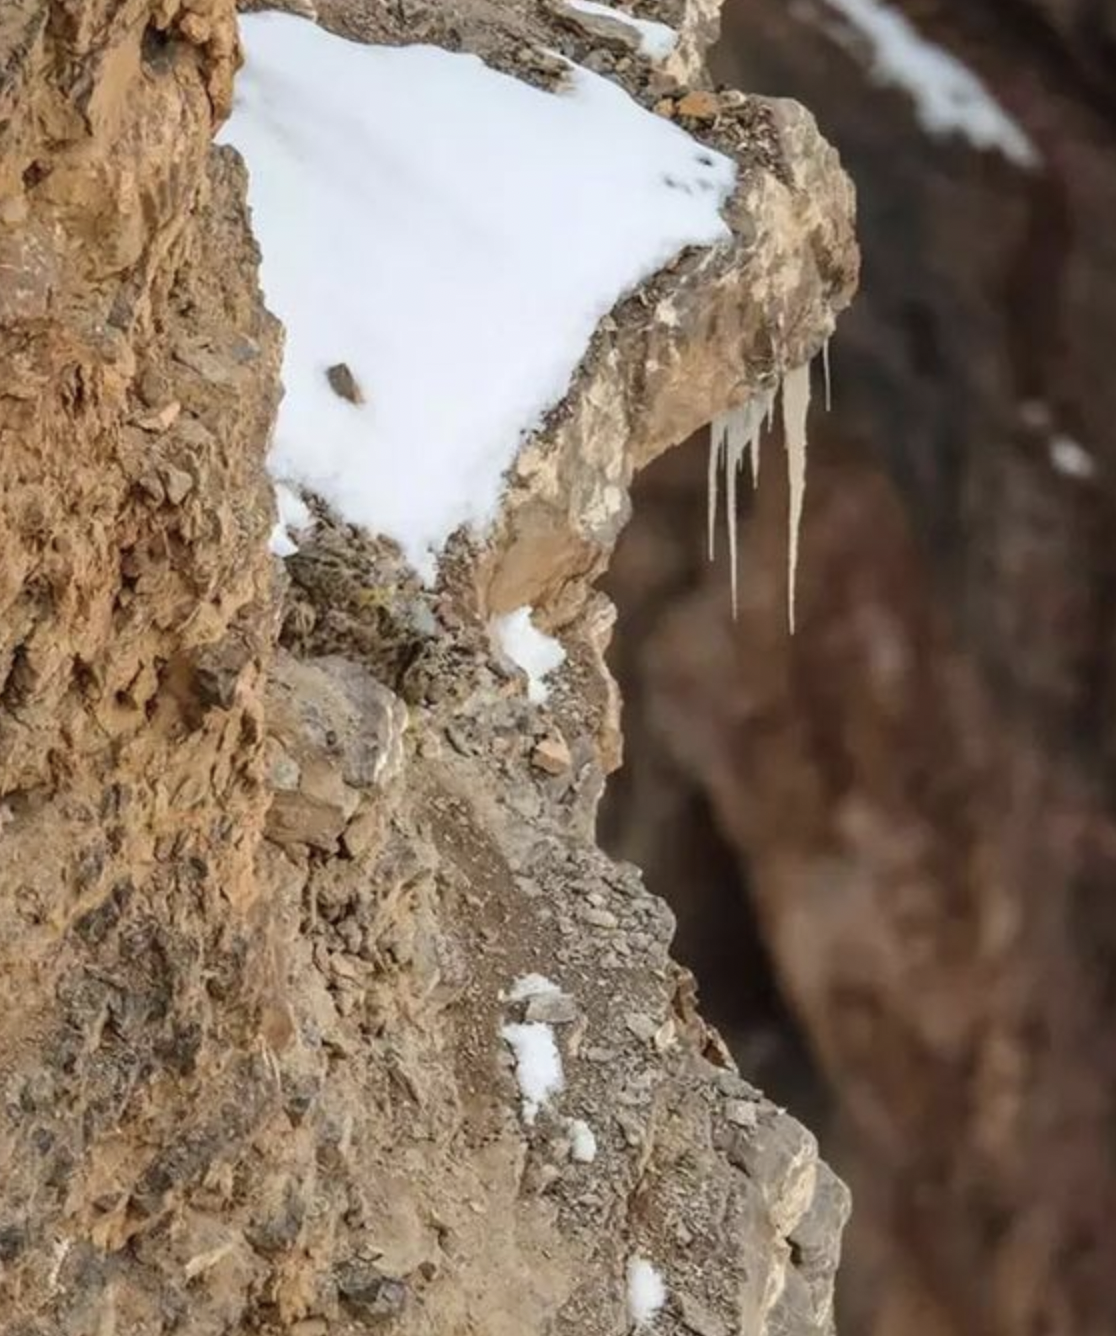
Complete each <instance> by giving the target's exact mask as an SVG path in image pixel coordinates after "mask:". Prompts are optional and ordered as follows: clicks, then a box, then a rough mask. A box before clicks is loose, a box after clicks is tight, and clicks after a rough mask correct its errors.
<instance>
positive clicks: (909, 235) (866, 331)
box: [611, 0, 1116, 1336]
mask: <svg viewBox="0 0 1116 1336" xmlns="http://www.w3.org/2000/svg"><path fill="white" fill-rule="evenodd" d="M908 8H909V10H910V12H911V14H912V16H916V17H917V18H918V19H919V22H920V25H922V26H923V30H924V31H925V32H926V33H928V34H929V35H931V36H933V37H936V38H939V39H941V40H943V41H947V42H949V43H950V45H952V46H953V48H954V49H955V50H956V51H957V52H958V54H960V55H961V57H962V58H963V59H965V60H966V61H968V62H969V63H970V64H971V65H972V66H973V67H974V68H975V69H977V70H978V71H979V73H980V74H981V76H982V77H983V78H984V79H985V80H986V81H987V83H988V84H989V86H990V87H991V88H992V90H993V91H994V93H995V94H996V95H997V96H999V97H1000V98H1001V99H1002V101H1003V104H1004V105H1005V106H1006V107H1007V109H1008V110H1009V112H1011V113H1012V114H1013V115H1014V116H1016V117H1017V118H1018V119H1019V120H1020V122H1021V123H1022V125H1023V127H1024V129H1025V130H1026V132H1027V134H1028V135H1029V136H1030V137H1031V139H1032V140H1033V142H1034V144H1035V146H1036V148H1037V150H1038V152H1039V155H1040V157H1041V162H1040V163H1039V165H1038V167H1037V169H1036V170H1035V171H1033V172H1024V171H1020V170H1017V169H1016V168H1014V167H1012V166H1011V164H1009V163H1008V162H1007V161H1005V160H1004V159H1003V158H1002V157H1000V156H998V155H996V154H989V153H979V152H976V151H974V150H973V149H972V148H971V147H969V146H966V145H965V144H964V142H961V141H958V140H956V139H954V140H950V141H944V142H939V141H935V140H932V139H931V138H929V137H928V136H927V135H926V133H925V132H924V131H923V130H922V129H921V128H920V127H919V126H918V124H917V123H916V121H915V119H914V116H913V114H912V106H911V103H910V100H909V99H908V98H906V97H905V95H904V94H903V93H902V92H900V91H897V90H894V89H892V90H886V89H882V88H879V87H877V86H876V85H875V84H874V83H873V82H872V80H871V79H870V78H869V76H868V68H867V62H866V61H864V60H863V57H862V59H861V61H860V62H858V57H857V54H856V45H855V42H850V41H849V40H848V34H847V33H846V34H845V37H846V41H845V42H837V41H834V40H833V39H832V37H831V36H830V33H831V31H832V30H833V28H834V27H835V25H837V24H838V18H837V16H836V14H835V13H834V11H833V9H831V8H830V7H829V6H827V5H825V4H804V5H801V6H793V7H792V6H787V7H783V6H766V5H761V4H755V3H746V0H741V3H739V4H737V5H736V6H735V7H734V8H733V9H732V11H731V15H730V19H731V21H730V24H729V27H728V35H727V38H726V43H725V45H724V47H723V48H722V56H721V59H722V65H721V69H722V73H723V74H724V75H725V77H731V78H732V79H733V80H734V81H736V80H739V81H741V82H743V83H744V84H745V85H746V86H754V87H761V88H763V89H764V91H767V92H780V93H786V94H789V95H792V96H797V97H801V98H803V99H804V100H805V101H807V102H808V103H809V104H810V105H811V106H812V107H813V108H814V109H815V110H816V111H817V113H818V116H819V120H820V123H821V125H822V127H823V130H824V131H825V132H826V133H827V134H829V135H831V136H832V137H833V139H834V141H835V142H836V144H837V145H838V147H839V148H840V150H841V153H842V157H843V159H844V161H845V162H846V163H847V164H848V165H849V168H850V170H851V172H852V174H853V176H854V179H855V180H856V181H857V183H858V189H859V200H860V228H861V239H862V244H863V246H864V250H865V255H866V262H865V279H864V288H863V293H862V296H861V298H860V299H859V300H858V302H857V305H856V307H855V308H854V310H853V312H852V313H851V314H850V317H849V319H848V320H847V321H844V322H842V325H841V329H840V333H839V337H838V339H837V341H836V344H835V346H834V357H833V364H834V372H835V381H836V389H835V408H834V412H833V414H832V415H831V416H830V417H829V418H828V419H820V418H819V419H815V424H814V435H813V446H812V452H811V458H812V468H811V475H810V491H809V494H808V500H807V515H806V523H805V534H804V540H803V557H802V565H801V568H800V570H801V581H802V587H801V590H800V595H799V609H800V621H799V630H798V634H797V636H796V637H795V639H794V641H793V642H791V641H788V639H787V637H786V635H785V632H784V629H783V611H782V609H783V596H784V595H783V584H782V581H783V542H784V527H783V526H784V519H783V511H784V508H785V498H784V497H782V496H780V495H779V493H778V485H777V484H774V485H773V486H772V487H771V488H770V489H768V488H767V487H766V485H761V488H760V491H759V494H758V498H757V501H756V504H755V507H754V509H753V512H752V514H751V516H750V518H749V519H748V521H747V523H746V524H745V526H744V530H743V532H742V544H743V554H742V558H741V568H742V571H743V572H744V575H743V577H742V582H743V583H742V610H741V617H740V621H739V623H738V624H737V625H736V626H735V627H734V626H732V624H731V622H730V619H729V616H728V608H727V598H726V595H725V588H724V586H725V582H726V576H725V574H724V572H723V570H714V571H712V572H711V571H709V570H708V569H706V568H705V567H704V566H703V559H702V555H701V553H700V551H699V550H698V549H697V545H696V543H695V542H694V541H693V539H692V537H690V535H692V533H693V531H694V529H695V528H697V527H699V526H700V524H701V522H702V521H701V516H702V512H703V507H704V495H703V488H704V478H703V476H702V470H703V462H702V458H701V448H700V446H699V445H698V444H697V443H695V445H694V446H693V447H688V449H692V451H693V452H694V453H693V455H692V460H691V462H690V463H689V464H688V466H687V463H686V459H687V453H686V451H681V452H677V454H676V456H675V457H672V459H671V460H669V461H665V467H664V468H663V470H662V471H661V472H660V473H659V474H658V475H657V476H655V477H652V476H651V475H648V477H647V479H646V488H645V490H644V491H638V490H637V498H636V506H635V509H636V520H635V522H634V524H633V527H632V529H631V531H630V533H629V535H627V536H626V538H625V540H624V545H623V546H622V548H621V551H620V552H619V553H618V556H617V561H616V563H615V566H614V569H613V572H612V580H613V583H612V585H611V592H612V593H613V594H614V596H615V597H617V599H618V601H619V603H620V604H621V607H622V609H624V610H625V617H624V619H623V620H622V622H621V628H620V633H619V643H620V653H621V655H622V661H621V672H620V677H621V683H622V687H623V690H624V693H625V696H626V697H627V698H628V700H629V702H631V709H630V711H629V713H628V714H627V715H626V718H625V731H626V733H627V734H628V737H629V758H630V759H631V760H632V761H633V763H634V771H635V776H636V777H635V778H634V779H632V780H631V781H630V785H631V787H630V790H629V792H628V794H627V795H626V796H625V795H624V794H620V793H618V805H617V807H616V809H614V811H613V813H612V814H611V820H612V821H613V823H614V825H613V835H614V844H613V846H612V847H617V848H621V849H623V850H624V851H625V852H628V853H629V854H630V855H632V856H637V854H638V856H640V857H642V858H643V859H644V861H645V862H646V864H647V866H648V867H649V868H653V867H654V866H655V865H656V863H657V861H658V860H657V856H656V854H655V851H654V846H655V845H656V844H658V845H659V847H660V849H661V851H662V857H663V858H664V859H665V860H667V863H666V864H665V865H667V866H671V865H676V861H677V855H676V851H675V850H676V845H675V841H674V838H673V837H672V832H675V831H677V830H678V829H679V827H680V825H681V824H682V823H683V822H684V819H685V812H686V811H687V810H688V808H687V804H690V803H692V801H693V797H692V794H693V791H694V790H695V789H696V791H697V792H698V793H700V794H702V795H704V797H705V798H706V799H707V800H708V801H709V802H710V803H711V804H712V806H713V809H714V811H715V817H716V824H717V826H718V828H719V831H720V833H721V834H722V836H724V837H726V838H727V840H728V841H729V843H730V845H731V846H732V848H733V849H734V850H735V852H736V854H737V857H738V860H739V863H740V866H741V868H742V869H743V872H744V877H745V879H746V881H747V884H748V885H749V886H750V888H751V893H752V896H753V899H754V904H755V906H756V910H757V913H758V915H759V919H760V922H761V925H762V931H763V934H764V936H765V938H766V941H767V944H768V946H769V947H770V950H771V952H772V954H773V956H774V958H775V961H776V963H777V967H778V971H779V973H780V976H781V979H782V982H783V985H784V987H785V990H786V992H787V994H788V996H789V997H790V999H791V1001H792V1003H793V1005H794V1007H795V1009H796V1011H797V1014H798V1016H799V1017H800V1019H801V1022H802V1024H803V1026H804V1027H805V1029H806V1031H807V1034H808V1036H809V1038H810V1040H811V1042H812V1045H813V1047H814V1051H815V1053H816V1054H817V1056H818V1058H819V1059H820V1062H821V1064H822V1066H823V1067H824V1070H825V1072H826V1074H827V1076H828V1078H829V1080H830V1082H831V1084H832V1086H833V1088H834V1090H835V1092H836V1096H837V1100H838V1103H839V1105H840V1109H841V1113H842V1118H843V1121H844V1124H845V1130H844V1134H843V1139H844V1140H846V1141H848V1142H850V1143H851V1150H850V1151H849V1152H848V1158H847V1159H845V1160H844V1161H843V1167H844V1166H847V1167H848V1168H849V1172H850V1173H851V1174H852V1175H853V1186H854V1195H855V1196H856V1198H857V1201H858V1206H859V1210H858V1212H857V1215H856V1220H857V1222H858V1225H857V1230H856V1234H855V1236H854V1249H853V1251H854V1259H853V1260H854V1262H857V1260H858V1259H859V1260H860V1261H861V1262H862V1263H863V1268H864V1269H863V1270H862V1271H861V1275H863V1276H866V1277H867V1279H866V1280H865V1281H864V1283H863V1284H862V1285H860V1286H859V1287H858V1289H857V1293H856V1295H855V1296H853V1295H850V1307H849V1309H848V1311H847V1316H846V1320H845V1325H846V1329H848V1330H853V1331H871V1332H877V1333H881V1334H882V1333H894V1334H895V1336H898V1334H899V1333H904V1334H905V1336H909V1334H914V1333H919V1334H921V1333H930V1332H932V1333H935V1336H937V1334H938V1333H958V1334H960V1333H965V1334H966V1336H969V1334H974V1336H975V1333H980V1334H981V1336H986V1334H988V1333H995V1334H996V1336H1016V1334H1021V1333H1023V1332H1035V1331H1043V1332H1047V1333H1066V1334H1067V1336H1068V1334H1069V1333H1081V1332H1089V1333H1100V1332H1106V1331H1110V1330H1111V1329H1112V1327H1113V1323H1114V1322H1116V1301H1114V1298H1113V1290H1112V1285H1111V1279H1110V1277H1109V1275H1108V1271H1109V1267H1108V1263H1107V1258H1108V1256H1109V1252H1110V1249H1109V1243H1108V1235H1109V1228H1108V1225H1107V1221H1108V1220H1109V1219H1110V1217H1111V1214H1112V1211H1113V1208H1114V1207H1116V1162H1114V1160H1113V1154H1112V1141H1111V1127H1112V1117H1113V1112H1114V1107H1113V1106H1114V1100H1116V1068H1114V1067H1113V1064H1112V1062H1111V1060H1110V1049H1111V1044H1110V1036H1111V1034H1112V1025H1113V1014H1112V989H1111V978H1112V970H1113V962H1114V955H1113V944H1114V939H1113V917H1112V904H1113V900H1112V884H1113V864H1112V859H1113V850H1114V848H1116V843H1114V835H1116V826H1114V808H1113V778H1114V774H1113V768H1112V759H1113V748H1112V741H1113V739H1112V722H1111V721H1112V717H1113V716H1112V685H1113V681H1114V677H1113V642H1112V589H1113V574H1114V570H1116V567H1114V558H1113V549H1112V543H1111V540H1110V537H1109V535H1110V534H1111V532H1112V520H1113V511H1114V502H1116V492H1114V490H1113V468H1114V467H1116V436H1114V435H1113V428H1112V423H1113V421H1114V416H1113V414H1114V410H1116V401H1114V398H1113V393H1114V382H1113V378H1112V376H1111V372H1110V369H1109V366H1108V360H1109V359H1108V357H1107V353H1106V352H1105V351H1104V350H1105V349H1107V348H1108V347H1110V346H1111V344H1112V337H1113V332H1114V327H1113V310H1114V309H1116V307H1114V305H1113V293H1114V291H1116V252H1114V251H1113V246H1112V238H1113V230H1112V227H1111V224H1110V222H1109V219H1110V218H1111V212H1112V209H1113V207H1114V206H1116V170H1114V163H1116V158H1114V154H1113V147H1114V136H1113V127H1112V122H1111V120H1110V119H1109V118H1108V116H1107V113H1106V112H1105V111H1104V110H1103V108H1101V107H1100V106H1099V104H1098V102H1097V100H1096V98H1095V96H1094V89H1093V86H1092V84H1091V83H1088V82H1084V81H1083V80H1082V76H1081V75H1080V72H1079V71H1076V72H1075V70H1076V67H1075V66H1072V65H1068V64H1067V63H1066V62H1065V60H1064V58H1063V56H1062V55H1061V54H1060V53H1059V48H1058V46H1057V45H1056V44H1054V43H1051V42H1050V41H1049V40H1046V39H1043V40H1037V39H1036V38H1035V30H1034V29H1033V28H1031V27H1030V26H1029V25H1028V24H1027V23H1025V22H1023V21H1022V18H1021V16H1022V15H1024V11H1025V7H1024V6H1018V7H1016V6H1012V5H1010V4H1000V5H979V6H978V5H973V6H969V5H960V4H958V5H946V4H942V5H938V6H932V7H924V6H915V5H913V4H912V5H910V6H909V7H908ZM1035 8H1043V9H1045V10H1047V11H1049V12H1050V14H1051V16H1052V17H1053V16H1054V11H1056V10H1058V11H1059V12H1061V13H1062V14H1063V15H1064V16H1065V17H1067V18H1069V17H1070V16H1069V11H1070V10H1071V8H1075V7H1072V6H1069V5H1066V6H1056V5H1053V4H1051V5H1047V6H1036V7H1035ZM1087 8H1088V9H1089V10H1090V12H1093V13H1094V14H1099V13H1100V11H1101V9H1102V8H1103V6H1088V7H1087V6H1084V5H1082V6H1077V7H1076V9H1077V10H1078V11H1079V13H1081V14H1083V13H1084V11H1085V10H1086V9H1087ZM916 10H917V11H918V13H917V15H915V11H916ZM930 10H932V12H926V11H930ZM1093 54H1094V55H1096V56H1099V55H1100V54H1101V53H1100V52H1099V51H1094V53H1093ZM768 477H769V478H770V477H771V474H770V473H769V475H768ZM628 609H631V617H630V618H628V616H627V610H628ZM629 632H630V636H629ZM652 754H653V755H654V756H655V757H656V758H657V759H656V761H655V762H654V765H655V766H656V767H657V769H656V770H653V771H651V772H644V773H645V778H644V781H643V790H644V791H642V792H641V791H640V780H639V772H640V763H641V761H643V760H645V759H647V758H649V757H650V756H651V755H652ZM648 775H649V776H650V777H649V778H648V777H647V776H648ZM637 802H638V803H642V804H644V805H646V804H647V803H649V802H653V803H655V804H656V806H655V810H656V812H657V814H658V815H657V820H658V827H657V830H656V829H650V828H648V827H646V826H644V825H642V823H641V822H639V820H638V818H637V817H636V815H635V814H636V810H637V807H636V804H637ZM652 882H653V884H654V885H655V886H656V887H659V886H660V883H659V882H658V881H657V880H655V879H654V878H653V879H652ZM662 886H663V888H664V889H665V888H666V886H667V883H662ZM835 1138H838V1140H836V1141H835V1144H840V1134H839V1133H835ZM856 1166H859V1167H856ZM861 1245H863V1246H861ZM869 1267H871V1268H873V1269H872V1270H871V1272H870V1274H869V1270H868V1268H869ZM854 1297H855V1299H856V1302H855V1306H854V1305H853V1299H854Z"/></svg>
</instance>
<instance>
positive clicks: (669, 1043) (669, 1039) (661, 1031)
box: [653, 1016, 678, 1053]
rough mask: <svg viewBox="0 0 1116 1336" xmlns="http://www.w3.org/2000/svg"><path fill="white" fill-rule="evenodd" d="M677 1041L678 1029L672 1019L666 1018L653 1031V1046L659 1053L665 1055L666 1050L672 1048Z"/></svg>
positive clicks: (670, 1017)
mask: <svg viewBox="0 0 1116 1336" xmlns="http://www.w3.org/2000/svg"><path fill="white" fill-rule="evenodd" d="M677 1039H678V1027H677V1026H676V1025H675V1023H674V1017H673V1016H668V1017H667V1018H666V1020H665V1021H663V1023H662V1025H660V1026H659V1028H658V1029H657V1030H656V1031H655V1036H654V1040H653V1042H654V1045H655V1048H656V1050H657V1051H658V1052H659V1053H665V1052H666V1051H667V1049H670V1048H673V1047H674V1045H675V1043H676V1042H677Z"/></svg>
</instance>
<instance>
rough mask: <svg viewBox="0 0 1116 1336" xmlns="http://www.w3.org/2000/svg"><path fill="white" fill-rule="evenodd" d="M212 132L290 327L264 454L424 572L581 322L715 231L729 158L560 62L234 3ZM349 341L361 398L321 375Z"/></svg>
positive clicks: (486, 504)
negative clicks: (344, 394) (376, 42)
mask: <svg viewBox="0 0 1116 1336" xmlns="http://www.w3.org/2000/svg"><path fill="white" fill-rule="evenodd" d="M241 33H242V36H243V40H244V45H245V52H246V63H245V66H244V69H243V71H242V72H241V74H240V75H239V77H238V79H237V92H236V100H235V104H234V108H233V113H232V116H231V117H230V119H229V121H228V123H227V124H226V125H225V127H224V129H223V130H222V132H221V136H220V138H221V140H222V142H224V143H229V144H232V145H233V146H234V147H236V148H237V149H239V150H240V151H241V153H242V154H243V155H244V157H245V159H246V161H247V163H248V169H249V174H250V182H249V202H250V204H251V207H252V219H253V224H254V228H255V232H256V235H257V236H258V237H259V241H260V247H261V250H262V256H263V259H262V268H261V279H262V283H263V288H264V292H265V294H266V296H267V300H268V304H269V305H270V307H271V309H272V310H273V311H275V313H276V314H277V315H278V316H279V317H280V318H281V319H282V320H283V322H284V324H285V325H286V327H287V341H286V350H285V354H284V364H283V385H284V391H285V392H284V396H283V401H282V404H281V405H280V409H279V417H278V421H277V423H276V427H275V436H274V441H273V444H272V449H271V454H270V458H269V466H270V468H271V470H272V472H273V473H274V474H275V475H276V476H277V477H281V478H286V479H288V480H290V481H292V482H296V483H298V484H299V485H301V486H303V487H306V488H307V489H309V490H311V491H313V492H315V493H317V494H318V495H319V496H321V497H323V498H324V499H325V500H326V501H328V502H329V503H330V504H331V505H332V506H334V507H335V508H336V510H337V511H338V513H339V514H340V515H341V517H342V518H343V519H345V520H346V521H348V522H350V523H353V524H359V525H362V526H363V527H365V528H367V529H369V530H371V531H372V532H374V533H381V534H385V535H386V536H388V537H389V538H393V539H395V540H396V541H397V542H398V543H399V545H400V546H401V547H402V549H403V551H404V554H405V555H406V557H407V559H408V560H409V561H410V562H411V563H412V564H413V565H414V566H415V568H416V569H417V570H418V571H419V573H420V574H421V575H422V576H423V578H424V579H427V580H432V579H433V578H434V576H435V574H436V568H437V561H438V557H439V555H440V554H441V551H442V549H443V547H444V545H445V543H446V541H447V539H448V538H449V536H450V535H451V534H452V533H454V532H455V531H456V530H457V529H459V528H461V527H463V526H468V527H469V528H470V529H472V531H473V532H481V533H483V532H484V531H485V530H487V529H488V527H489V526H490V525H491V523H492V521H493V519H494V518H495V516H496V514H497V513H498V509H499V503H500V497H501V495H502V490H503V479H504V474H505V472H506V470H507V469H508V467H509V466H510V465H511V464H512V463H513V462H514V460H515V457H516V454H517V452H518V450H519V447H520V445H521V443H522V442H523V440H524V439H525V438H526V437H527V436H528V435H529V434H530V433H531V432H532V431H534V430H535V429H536V428H537V427H538V426H539V425H540V424H541V423H542V421H543V418H544V416H545V414H546V413H547V411H548V410H549V409H551V408H552V407H553V406H554V405H555V404H556V403H558V402H559V401H560V400H561V399H562V397H563V395H565V393H566V392H567V390H568V388H569V384H570V378H571V376H572V375H573V373H574V371H575V370H576V368H577V365H578V363H579V361H580V360H581V358H582V357H583V356H584V354H585V350H586V348H587V347H588V345H589V341H590V339H591V337H592V334H593V331H594V329H595V328H596V326H597V323H598V322H599V321H600V320H601V319H602V318H603V317H604V316H605V315H607V314H608V312H609V311H610V310H611V309H612V308H613V306H615V304H616V302H617V301H618V300H619V299H620V298H621V297H622V296H623V295H624V294H625V293H627V292H630V291H631V290H632V289H633V288H635V287H636V286H637V285H638V284H639V283H641V282H642V281H643V280H644V279H646V278H648V277H650V276H651V275H652V274H654V273H656V272H657V271H658V270H659V269H661V268H662V267H663V266H664V265H666V264H669V263H670V262H671V261H672V260H673V259H674V258H675V256H676V255H678V253H679V252H680V251H681V250H683V249H685V248H686V247H688V246H707V245H713V244H715V243H717V242H721V241H726V240H728V239H730V237H731V232H730V229H729V227H728V225H727V224H726V223H725V221H724V219H723V218H722V217H721V206H722V205H723V204H724V203H725V201H726V200H727V199H728V198H729V196H730V195H731V193H732V191H733V190H734V189H735V185H736V168H735V165H734V163H733V162H732V161H731V159H729V158H727V157H726V156H724V155H723V154H720V153H716V152H714V151H713V150H712V149H708V148H705V147H704V146H703V145H701V144H699V143H698V142H697V141H695V140H694V139H693V138H691V137H690V136H689V135H688V134H686V133H685V131H683V130H682V129H681V128H680V127H678V126H677V125H673V124H672V123H671V122H669V121H668V120H666V119H664V118H663V117H661V116H656V115H654V114H653V113H652V112H650V111H647V110H646V109H644V108H643V107H641V106H640V105H639V104H638V103H637V102H636V101H635V100H634V99H633V98H631V97H630V96H629V95H628V94H627V93H626V92H625V91H624V90H623V89H622V88H620V87H618V86H617V85H616V84H614V83H612V82H611V81H610V80H608V79H604V78H601V77H600V76H598V75H595V74H592V73H590V72H589V71H588V70H584V69H580V68H578V67H577V66H574V65H571V66H570V69H569V76H568V79H567V80H566V82H565V84H564V85H563V87H562V88H561V89H560V90H559V91H558V92H546V91H543V90H541V89H538V88H534V87H532V86H531V85H529V84H527V83H523V82H521V81H519V80H517V79H514V78H511V77H510V76H508V75H505V74H501V73H499V72H498V71H496V70H493V69H490V68H489V67H488V66H487V65H485V64H484V62H483V61H481V60H479V59H478V58H477V57H475V56H472V55H462V54H456V53H453V52H448V51H443V50H441V49H440V48H438V47H433V46H405V47H391V48H388V47H378V46H364V45H360V44H359V43H356V42H350V41H347V40H345V39H344V38H341V37H338V36H336V35H334V34H333V33H330V32H327V31H326V30H325V29H324V28H319V27H317V26H316V25H314V24H312V23H307V22H306V21H305V20H303V19H298V18H294V17H292V16H291V15H289V14H277V13H263V14H246V15H244V16H243V18H242V19H241ZM342 363H343V364H344V365H345V366H346V367H347V368H348V369H349V371H350V373H351V375H352V378H353V381H354V383H356V384H358V385H359V387H360V392H361V393H360V398H361V399H362V400H363V402H362V403H360V404H356V403H353V402H349V401H348V400H347V399H345V398H341V397H339V396H338V395H337V394H336V393H335V392H334V390H333V389H332V388H331V386H330V381H329V380H328V379H327V372H328V370H329V368H331V367H336V366H338V365H339V364H342Z"/></svg>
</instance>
